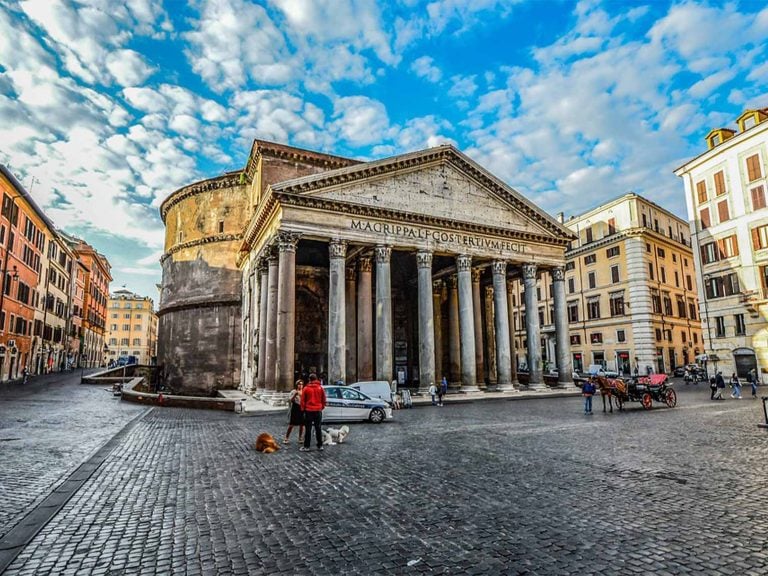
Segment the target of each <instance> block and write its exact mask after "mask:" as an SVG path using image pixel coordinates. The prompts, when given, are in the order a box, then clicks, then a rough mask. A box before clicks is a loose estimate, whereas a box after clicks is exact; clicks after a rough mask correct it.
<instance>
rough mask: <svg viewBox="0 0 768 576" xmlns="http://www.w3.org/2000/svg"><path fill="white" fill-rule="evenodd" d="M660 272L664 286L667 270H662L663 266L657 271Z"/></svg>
mask: <svg viewBox="0 0 768 576" xmlns="http://www.w3.org/2000/svg"><path fill="white" fill-rule="evenodd" d="M659 272H661V281H662V282H663V283H664V284H666V283H667V270H666V269H665V268H664V266H662V267H661V269H660V270H659Z"/></svg>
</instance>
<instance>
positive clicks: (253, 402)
mask: <svg viewBox="0 0 768 576" xmlns="http://www.w3.org/2000/svg"><path fill="white" fill-rule="evenodd" d="M219 394H220V395H221V396H223V397H225V398H230V399H233V400H241V401H242V406H243V411H242V414H243V415H245V416H264V415H267V414H280V413H286V412H287V410H288V408H287V405H285V406H272V405H271V404H267V403H266V402H262V401H261V400H258V399H257V398H254V397H253V396H250V395H248V394H246V393H245V392H243V391H241V390H219ZM580 394H581V389H579V388H578V387H577V386H575V385H570V386H567V387H564V388H546V389H544V390H542V391H540V392H537V391H528V390H522V391H518V390H515V391H513V392H454V393H451V392H449V393H448V395H447V396H445V397H444V398H443V404H469V403H473V402H487V401H493V400H496V401H503V400H534V399H539V398H564V397H568V396H579V395H580ZM411 400H412V403H413V407H414V408H422V407H424V406H432V399H431V398H430V397H429V395H424V396H416V395H413V394H412V395H411Z"/></svg>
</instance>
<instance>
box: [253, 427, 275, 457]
mask: <svg viewBox="0 0 768 576" xmlns="http://www.w3.org/2000/svg"><path fill="white" fill-rule="evenodd" d="M278 450H280V445H279V444H278V443H277V442H276V441H275V439H274V437H273V436H272V434H268V433H267V432H262V433H261V434H259V435H258V436H257V437H256V451H257V452H264V454H272V452H277V451H278Z"/></svg>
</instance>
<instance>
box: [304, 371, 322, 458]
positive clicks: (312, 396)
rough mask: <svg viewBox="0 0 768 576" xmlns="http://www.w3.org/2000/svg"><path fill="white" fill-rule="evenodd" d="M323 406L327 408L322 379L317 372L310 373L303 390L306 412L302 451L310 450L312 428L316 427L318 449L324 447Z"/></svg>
mask: <svg viewBox="0 0 768 576" xmlns="http://www.w3.org/2000/svg"><path fill="white" fill-rule="evenodd" d="M323 408H325V390H323V387H322V386H320V380H318V379H317V375H316V374H310V375H309V382H308V383H307V385H306V387H305V388H304V389H303V390H302V391H301V409H302V411H303V412H304V426H305V427H306V429H305V430H304V446H302V447H301V448H299V451H301V452H309V445H310V444H311V443H312V429H313V428H314V429H315V440H316V441H317V449H318V450H322V449H323V433H322V430H321V429H320V425H321V424H322V423H323Z"/></svg>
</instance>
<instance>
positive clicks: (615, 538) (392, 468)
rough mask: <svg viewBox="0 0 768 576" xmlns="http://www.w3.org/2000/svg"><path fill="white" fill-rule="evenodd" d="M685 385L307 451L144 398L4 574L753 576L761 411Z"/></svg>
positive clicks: (461, 413) (476, 413) (506, 409)
mask: <svg viewBox="0 0 768 576" xmlns="http://www.w3.org/2000/svg"><path fill="white" fill-rule="evenodd" d="M680 388H682V390H680V401H679V404H678V407H677V408H675V409H668V408H655V409H653V410H652V411H650V412H645V411H643V410H642V409H641V408H640V407H639V404H634V405H631V406H630V409H629V410H628V411H626V412H624V413H614V414H612V415H611V414H607V415H603V413H602V412H601V411H600V412H596V413H595V415H594V416H585V415H583V414H582V406H581V400H580V399H579V398H563V399H547V400H529V401H518V402H485V403H475V404H465V405H456V406H446V407H444V408H438V407H434V408H433V407H427V408H419V409H413V410H402V411H400V412H397V413H396V420H395V421H394V422H391V423H385V424H382V425H372V424H354V425H352V426H351V428H352V431H351V434H350V436H349V439H348V443H346V444H344V445H341V446H329V447H327V448H326V449H325V450H324V451H323V452H322V453H321V452H318V451H316V450H314V447H313V451H312V452H310V453H299V452H298V451H297V449H296V445H295V444H292V445H291V446H290V448H289V449H287V450H281V451H280V452H278V453H276V454H271V455H263V454H258V453H256V452H254V451H253V450H252V449H251V444H252V442H253V440H254V438H255V436H256V435H257V434H258V433H259V432H262V431H269V432H271V433H272V434H274V435H275V436H276V437H278V438H281V437H282V434H283V432H284V418H283V417H282V416H265V417H256V418H253V417H250V418H248V417H239V416H237V415H234V414H225V413H217V412H206V411H191V410H184V409H154V410H153V411H152V412H151V413H150V414H149V415H148V416H147V417H145V418H144V419H142V420H141V421H140V422H139V423H138V424H137V425H136V426H135V427H134V428H133V429H132V430H131V431H130V432H129V433H128V434H126V435H125V437H124V438H123V439H122V440H121V441H120V443H119V444H118V446H117V448H116V449H115V451H114V452H112V454H111V455H110V456H109V457H108V458H107V460H106V461H105V462H104V465H103V466H102V468H101V469H100V470H98V471H97V472H96V473H95V474H94V476H92V477H91V479H90V480H89V481H88V482H87V483H86V484H85V485H84V486H83V487H82V488H81V489H80V491H79V492H78V493H77V494H75V496H74V497H73V498H72V499H71V500H70V501H69V503H68V504H67V505H66V506H65V507H64V508H63V509H62V511H61V512H60V513H59V514H58V515H57V516H56V517H55V518H54V519H53V520H52V521H51V522H50V523H49V524H48V525H47V526H46V527H45V528H44V529H43V530H42V531H41V532H40V533H39V534H38V536H37V537H36V538H35V539H34V540H33V541H32V543H31V544H30V545H28V546H27V547H26V548H25V549H24V551H23V552H22V553H21V554H20V555H19V556H18V557H17V559H16V561H15V562H14V563H13V564H12V565H11V566H10V568H9V569H8V572H7V573H8V574H14V575H15V574H65V575H66V574H171V573H172V574H189V575H198V574H238V575H239V574H286V575H287V574H312V575H314V574H317V575H324V574H558V575H562V574H579V575H581V574H648V573H653V574H697V575H698V574H739V575H742V574H744V575H746V574H766V572H768V550H767V549H766V548H765V546H764V541H763V535H764V534H765V533H766V531H768V515H767V514H766V513H765V510H766V505H768V491H767V490H766V479H765V462H766V456H767V455H768V454H767V452H768V449H767V448H766V436H765V434H766V431H765V430H761V429H758V428H757V427H756V426H755V424H756V423H757V422H760V421H762V408H761V407H760V404H761V403H760V402H758V401H753V400H750V399H744V400H741V401H737V400H730V399H729V400H726V401H723V402H710V401H709V400H708V398H709V392H708V390H706V389H704V388H703V387H701V386H699V387H697V388H693V387H692V386H691V387H685V386H680ZM761 392H762V390H761ZM596 408H597V409H598V410H601V407H600V406H599V400H598V401H597V403H596ZM294 441H295V437H294Z"/></svg>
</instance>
